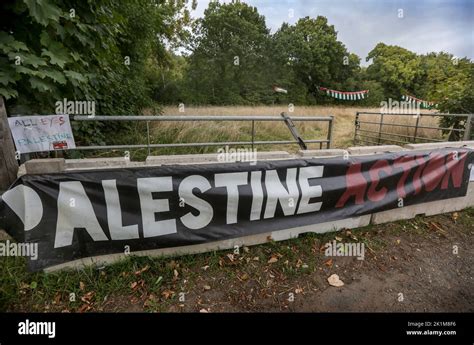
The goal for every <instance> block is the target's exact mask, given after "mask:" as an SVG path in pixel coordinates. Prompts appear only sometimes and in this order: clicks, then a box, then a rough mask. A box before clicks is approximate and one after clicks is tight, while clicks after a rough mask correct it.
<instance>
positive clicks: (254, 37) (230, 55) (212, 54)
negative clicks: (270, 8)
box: [186, 2, 271, 104]
mask: <svg viewBox="0 0 474 345" xmlns="http://www.w3.org/2000/svg"><path fill="white" fill-rule="evenodd" d="M269 44H270V36H269V30H268V29H267V27H266V25H265V18H264V17H263V16H261V15H260V14H259V13H258V11H257V9H256V8H255V7H251V6H249V5H247V4H245V3H241V2H232V3H229V4H220V3H218V2H211V3H210V4H209V7H208V8H207V9H206V10H205V12H204V17H203V18H201V19H199V20H198V21H197V23H196V26H195V32H194V38H193V44H192V45H191V50H192V54H191V55H190V57H189V66H188V68H187V80H186V84H187V87H188V90H187V97H188V100H189V101H190V102H192V103H200V104H242V103H247V104H252V103H259V102H261V101H262V99H265V98H266V97H268V95H270V94H271V82H270V80H271V75H270V73H268V69H267V66H268V59H269V56H268V54H267V53H268V47H269Z"/></svg>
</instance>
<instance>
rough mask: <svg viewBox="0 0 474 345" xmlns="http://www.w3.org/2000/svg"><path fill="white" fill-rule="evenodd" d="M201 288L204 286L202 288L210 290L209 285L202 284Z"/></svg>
mask: <svg viewBox="0 0 474 345" xmlns="http://www.w3.org/2000/svg"><path fill="white" fill-rule="evenodd" d="M203 288H204V290H210V289H211V287H210V286H209V285H204V286H203Z"/></svg>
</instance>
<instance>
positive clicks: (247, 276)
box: [240, 273, 249, 280]
mask: <svg viewBox="0 0 474 345" xmlns="http://www.w3.org/2000/svg"><path fill="white" fill-rule="evenodd" d="M240 279H242V280H247V279H249V275H248V274H247V273H244V274H242V275H241V276H240Z"/></svg>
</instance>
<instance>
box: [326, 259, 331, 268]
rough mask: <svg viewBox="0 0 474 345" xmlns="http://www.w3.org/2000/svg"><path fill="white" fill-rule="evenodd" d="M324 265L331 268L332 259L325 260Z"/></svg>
mask: <svg viewBox="0 0 474 345" xmlns="http://www.w3.org/2000/svg"><path fill="white" fill-rule="evenodd" d="M324 264H325V265H326V266H329V267H330V266H332V259H329V260H327V261H326V262H325V263H324Z"/></svg>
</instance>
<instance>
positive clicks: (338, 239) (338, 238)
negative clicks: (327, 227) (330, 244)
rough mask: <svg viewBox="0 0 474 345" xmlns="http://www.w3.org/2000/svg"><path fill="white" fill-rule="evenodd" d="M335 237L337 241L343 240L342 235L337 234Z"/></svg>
mask: <svg viewBox="0 0 474 345" xmlns="http://www.w3.org/2000/svg"><path fill="white" fill-rule="evenodd" d="M334 238H335V239H336V241H339V242H341V241H342V237H339V236H336V237H334Z"/></svg>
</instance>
